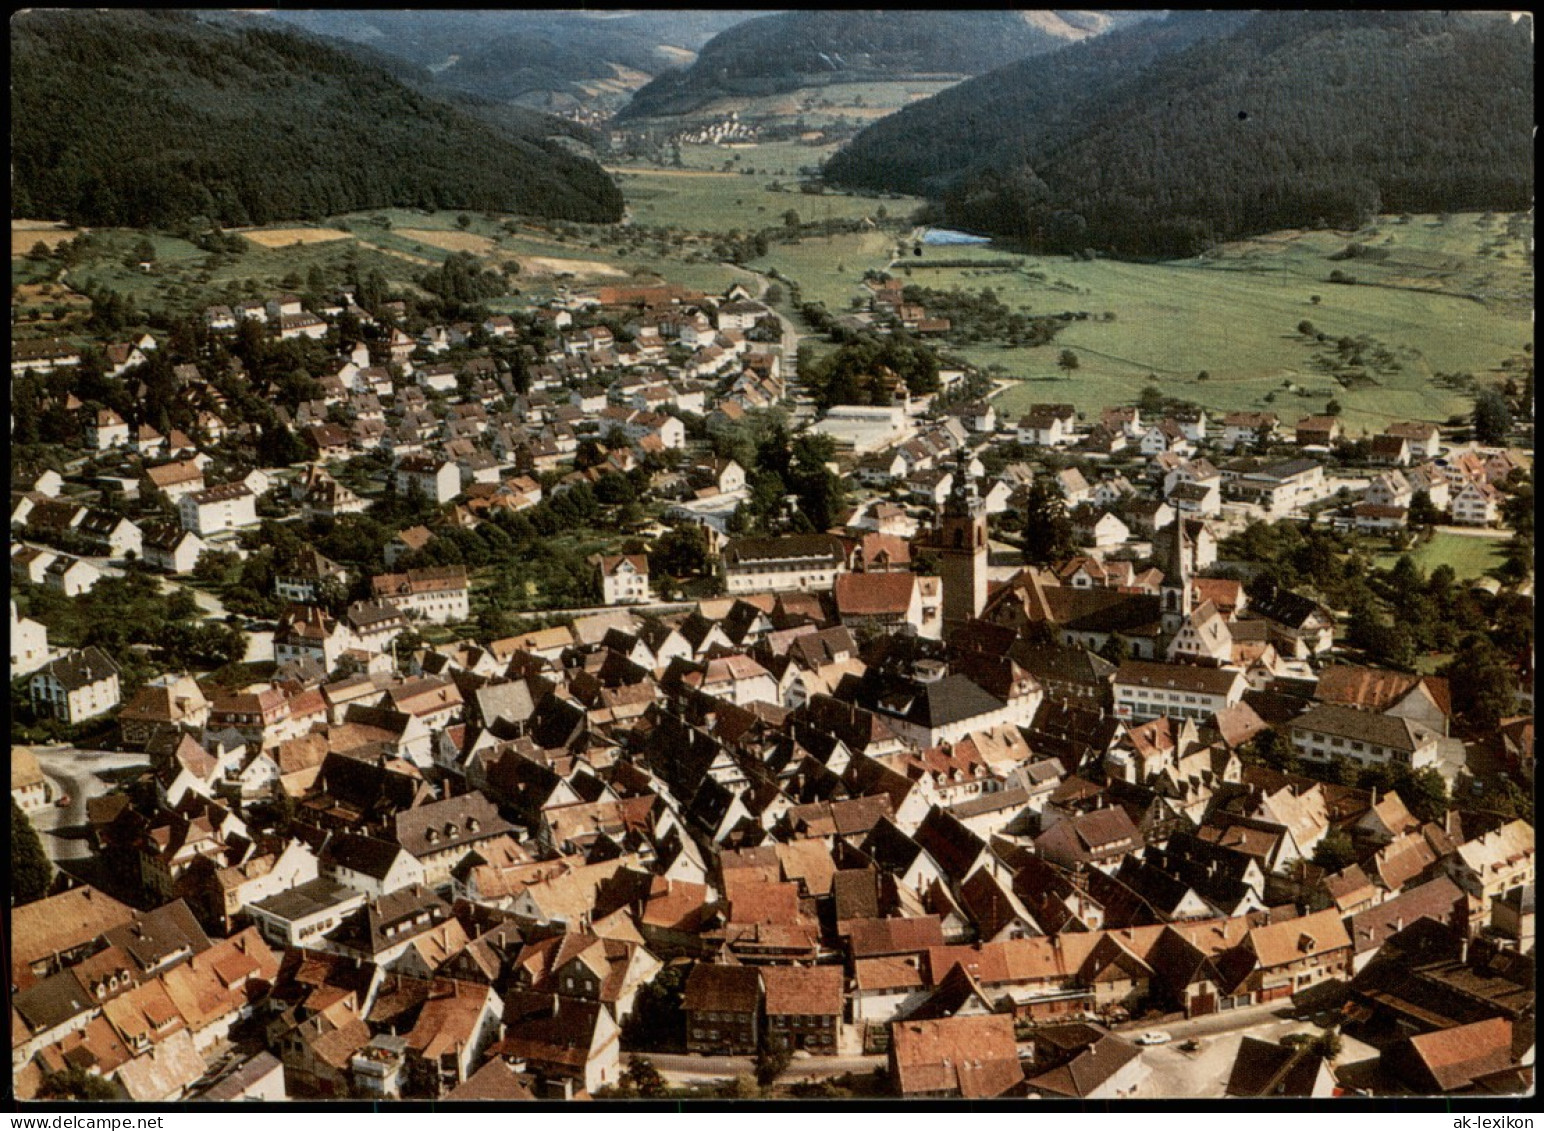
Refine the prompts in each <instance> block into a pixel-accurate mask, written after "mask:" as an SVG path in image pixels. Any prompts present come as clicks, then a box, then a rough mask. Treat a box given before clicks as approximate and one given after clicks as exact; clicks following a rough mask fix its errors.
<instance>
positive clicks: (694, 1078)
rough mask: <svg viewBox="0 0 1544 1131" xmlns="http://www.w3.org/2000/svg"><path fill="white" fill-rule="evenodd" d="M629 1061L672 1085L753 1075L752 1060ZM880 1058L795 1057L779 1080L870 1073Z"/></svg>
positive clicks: (646, 1056)
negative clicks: (644, 1064)
mask: <svg viewBox="0 0 1544 1131" xmlns="http://www.w3.org/2000/svg"><path fill="white" fill-rule="evenodd" d="M625 1055H626V1056H627V1057H628V1059H629V1060H634V1059H636V1060H650V1061H653V1063H654V1067H655V1068H657V1069H659V1073H660V1075H661V1076H663V1077H664V1078H665V1079H666V1080H668V1081H670V1082H671V1083H672V1084H708V1083H714V1082H718V1081H724V1080H732V1079H734V1077H736V1076H738V1075H740V1074H741V1073H747V1072H748V1073H754V1072H755V1071H756V1058H755V1057H753V1056H695V1055H688V1054H682V1053H628V1054H625ZM884 1065H885V1058H884V1057H883V1056H811V1057H809V1058H807V1059H800V1058H799V1057H795V1058H794V1059H793V1060H792V1061H790V1062H789V1065H788V1067H787V1068H786V1069H785V1070H784V1072H783V1074H782V1076H781V1077H780V1079H783V1080H800V1079H803V1080H810V1079H819V1078H821V1077H823V1076H840V1075H842V1074H843V1073H844V1072H872V1071H874V1069H876V1068H883V1067H884Z"/></svg>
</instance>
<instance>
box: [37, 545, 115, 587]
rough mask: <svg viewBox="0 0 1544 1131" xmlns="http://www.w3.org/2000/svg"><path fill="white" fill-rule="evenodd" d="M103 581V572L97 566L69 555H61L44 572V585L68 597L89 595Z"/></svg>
mask: <svg viewBox="0 0 1544 1131" xmlns="http://www.w3.org/2000/svg"><path fill="white" fill-rule="evenodd" d="M101 580H102V571H101V570H99V569H97V567H96V566H94V565H92V564H91V563H90V562H88V561H83V560H81V559H80V558H72V557H70V556H69V555H68V554H60V555H59V556H58V557H56V558H54V559H53V561H51V562H49V563H48V568H47V569H45V570H44V571H43V584H44V585H46V586H48V588H50V589H57V590H59V591H60V592H61V593H63V594H64V595H65V596H66V597H78V596H80V595H81V594H82V593H89V592H91V590H92V589H93V588H94V587H95V585H96V583H97V582H98V581H101Z"/></svg>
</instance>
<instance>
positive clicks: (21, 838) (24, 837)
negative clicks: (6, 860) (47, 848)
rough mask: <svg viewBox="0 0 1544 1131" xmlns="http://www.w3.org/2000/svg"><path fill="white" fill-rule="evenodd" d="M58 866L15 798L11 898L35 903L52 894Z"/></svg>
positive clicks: (12, 807)
mask: <svg viewBox="0 0 1544 1131" xmlns="http://www.w3.org/2000/svg"><path fill="white" fill-rule="evenodd" d="M53 879H54V866H53V864H52V863H50V862H49V859H48V854H47V853H46V852H44V851H43V842H42V841H41V840H39V839H38V834H37V830H36V829H34V828H33V827H32V822H31V821H29V820H28V819H27V814H25V813H23V812H22V811H21V806H19V805H17V804H16V799H15V798H14V797H13V798H11V895H12V896H13V897H14V898H15V900H16V902H17V903H31V902H32V901H33V900H35V899H42V898H43V897H44V896H45V895H47V894H48V886H49V884H51V883H53Z"/></svg>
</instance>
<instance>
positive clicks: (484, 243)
mask: <svg viewBox="0 0 1544 1131" xmlns="http://www.w3.org/2000/svg"><path fill="white" fill-rule="evenodd" d="M396 232H397V234H398V235H401V236H406V237H407V238H408V239H410V240H417V241H418V242H419V243H426V244H429V245H430V246H431V247H439V248H444V249H445V250H446V251H470V252H472V253H473V254H474V255H486V254H487V253H488V252H489V251H491V250H492V249H493V247H494V246H495V245H494V241H493V240H491V239H489V238H488V237H487V236H480V235H478V234H477V233H475V232H446V231H441V230H438V229H430V228H398V229H396Z"/></svg>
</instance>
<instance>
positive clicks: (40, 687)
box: [30, 647, 119, 726]
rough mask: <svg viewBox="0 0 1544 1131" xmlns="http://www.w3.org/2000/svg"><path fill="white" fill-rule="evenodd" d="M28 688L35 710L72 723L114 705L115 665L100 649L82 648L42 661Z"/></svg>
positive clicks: (116, 688)
mask: <svg viewBox="0 0 1544 1131" xmlns="http://www.w3.org/2000/svg"><path fill="white" fill-rule="evenodd" d="M30 688H31V692H32V705H33V707H34V708H35V709H36V710H37V712H38V713H39V714H50V715H52V716H53V717H54V718H56V719H60V720H62V721H63V722H66V723H69V724H71V725H72V726H73V725H74V724H75V723H79V722H83V721H85V720H86V719H94V718H96V717H97V716H98V715H104V714H106V713H107V712H108V711H111V710H112V709H113V708H114V707H116V706H117V705H118V697H119V688H118V665H117V664H115V663H113V661H112V659H111V657H109V656H108V655H107V653H105V652H103V651H102V650H101V649H99V648H95V647H89V648H85V649H83V650H82V651H79V652H72V653H71V654H70V655H68V656H64V657H62V658H60V659H57V660H51V661H50V662H48V663H47V664H44V665H43V667H42V668H40V669H39V670H38V671H37V672H36V673H35V674H34V675H33V677H32V682H31V684H30Z"/></svg>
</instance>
